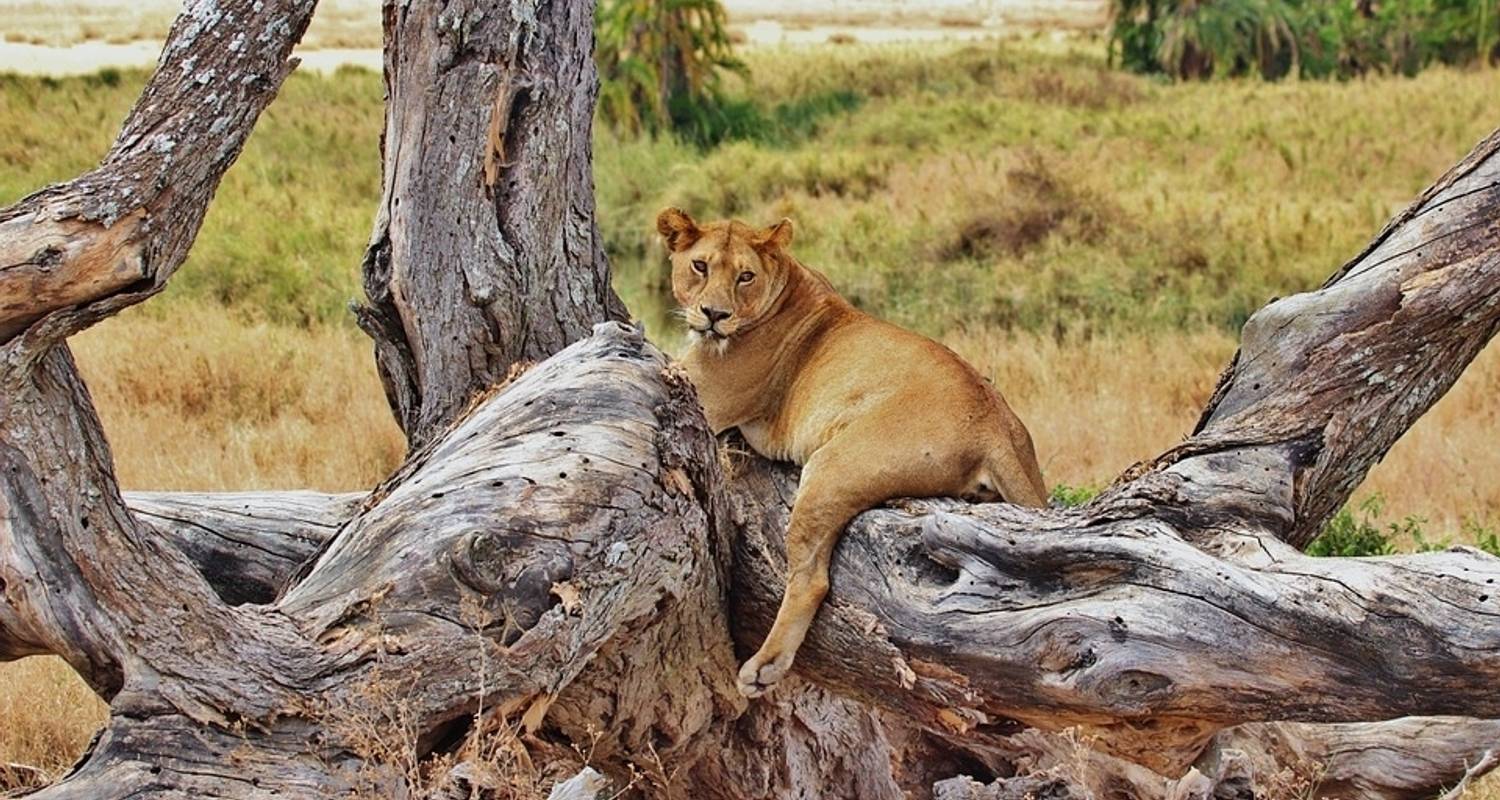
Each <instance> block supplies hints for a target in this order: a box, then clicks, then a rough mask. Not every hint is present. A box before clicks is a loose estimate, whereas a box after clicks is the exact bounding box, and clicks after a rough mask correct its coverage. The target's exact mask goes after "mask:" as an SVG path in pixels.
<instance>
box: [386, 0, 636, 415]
mask: <svg viewBox="0 0 1500 800" xmlns="http://www.w3.org/2000/svg"><path fill="white" fill-rule="evenodd" d="M593 20H594V7H593V3H592V2H586V0H566V1H565V2H555V3H544V4H536V3H532V2H527V0H507V2H500V3H493V2H482V1H481V0H459V1H458V2H446V3H426V2H421V3H395V2H387V3H386V4H385V42H386V48H385V87H386V119H385V132H384V135H383V136H382V148H383V156H384V158H383V163H384V189H383V192H382V195H381V200H380V205H379V208H378V210H377V213H376V219H375V230H374V232H373V233H372V234H371V237H370V245H369V249H368V251H367V252H366V254H365V261H364V284H365V292H366V294H367V295H368V297H369V300H368V302H367V303H365V304H364V305H363V306H361V307H360V308H359V309H358V315H359V320H360V324H361V326H362V327H363V328H364V329H365V331H366V332H368V333H369V334H370V336H371V337H372V338H373V339H374V340H375V352H376V362H377V365H378V366H379V369H380V374H381V379H382V382H383V384H384V386H385V390H386V396H387V398H388V399H389V401H390V403H391V407H392V409H393V411H394V412H395V414H396V419H397V421H398V422H399V423H400V424H401V428H402V430H404V431H405V432H406V435H407V438H408V439H409V440H410V441H411V442H412V443H413V444H421V443H423V442H425V441H427V440H429V439H430V438H431V437H432V436H433V435H434V434H435V433H436V432H437V431H440V430H441V429H442V428H444V427H446V426H447V425H448V424H449V423H451V422H452V421H453V420H454V419H455V418H456V417H457V416H458V414H459V412H461V411H462V410H463V409H464V407H465V406H466V405H467V404H468V402H469V400H470V398H471V397H472V396H473V395H474V394H476V393H478V392H480V391H482V390H483V389H485V388H486V387H488V386H490V385H492V384H494V383H497V382H499V381H500V380H501V379H503V378H504V377H505V375H506V373H507V371H508V370H509V369H510V367H511V365H512V364H515V363H516V362H519V361H538V360H541V359H543V358H546V357H547V356H550V355H552V354H553V353H556V352H557V351H558V350H561V349H562V348H563V347H564V346H566V345H567V344H569V343H571V342H574V341H576V340H578V339H580V338H582V337H584V336H587V335H588V333H589V331H590V330H591V329H592V327H593V325H594V324H595V323H597V322H602V321H605V320H622V319H625V318H626V317H627V315H626V313H625V309H624V306H623V305H621V303H620V301H619V299H618V298H617V297H616V296H615V294H614V290H613V289H611V288H610V273H609V262H608V260H607V259H606V258H605V256H604V247H603V240H602V238H601V237H600V234H599V229H598V225H597V224H596V222H595V219H594V183H593V164H592V159H593V151H592V147H593V145H592V139H591V131H592V129H593V113H594V97H595V95H596V94H597V92H598V78H597V75H596V70H595V66H594V61H593V57H592V41H593Z"/></svg>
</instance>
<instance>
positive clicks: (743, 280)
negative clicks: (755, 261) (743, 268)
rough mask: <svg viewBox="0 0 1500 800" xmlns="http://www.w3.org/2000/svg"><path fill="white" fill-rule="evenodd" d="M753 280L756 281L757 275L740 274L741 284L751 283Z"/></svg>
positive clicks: (749, 273) (751, 273) (750, 273)
mask: <svg viewBox="0 0 1500 800" xmlns="http://www.w3.org/2000/svg"><path fill="white" fill-rule="evenodd" d="M753 280H755V273H753V272H748V271H747V272H741V273H740V283H749V282H750V281H753Z"/></svg>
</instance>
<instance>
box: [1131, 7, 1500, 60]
mask: <svg viewBox="0 0 1500 800" xmlns="http://www.w3.org/2000/svg"><path fill="white" fill-rule="evenodd" d="M1111 2H1112V6H1113V16H1114V23H1113V28H1112V31H1111V35H1110V52H1111V57H1112V58H1113V59H1114V60H1116V61H1117V62H1118V63H1120V64H1122V65H1124V66H1125V67H1126V68H1128V69H1131V70H1134V71H1136V72H1146V73H1164V74H1166V75H1170V76H1172V77H1174V78H1182V79H1192V78H1208V77H1213V76H1219V77H1228V76H1239V75H1258V76H1260V77H1264V78H1272V79H1275V78H1283V77H1288V76H1298V77H1303V78H1330V77H1332V78H1351V77H1355V76H1358V75H1364V74H1366V73H1370V72H1375V73H1383V74H1400V75H1414V74H1416V73H1417V72H1418V71H1420V70H1422V69H1424V68H1426V67H1428V66H1431V65H1433V64H1448V65H1462V64H1472V63H1476V62H1477V63H1481V64H1483V63H1494V62H1495V61H1496V60H1497V59H1500V0H1111Z"/></svg>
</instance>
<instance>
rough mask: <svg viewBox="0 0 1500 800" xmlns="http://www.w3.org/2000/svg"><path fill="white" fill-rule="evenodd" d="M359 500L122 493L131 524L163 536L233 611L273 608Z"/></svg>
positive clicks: (302, 494) (298, 494) (300, 495)
mask: <svg viewBox="0 0 1500 800" xmlns="http://www.w3.org/2000/svg"><path fill="white" fill-rule="evenodd" d="M364 499H365V495H364V494H363V493H359V492H354V493H349V494H333V495H330V494H320V493H317V492H233V493H218V494H186V493H172V492H127V493H126V494H125V502H126V503H127V504H128V505H129V506H130V510H131V511H133V512H135V516H136V518H137V519H139V520H141V521H143V522H145V523H147V524H149V525H150V526H151V527H152V528H154V529H155V530H156V531H157V532H158V533H160V534H162V535H164V536H166V537H167V539H168V540H170V541H171V542H172V544H173V545H174V546H176V548H177V549H178V550H180V551H182V553H183V554H184V555H186V556H187V557H188V559H189V560H190V561H192V562H193V566H195V567H197V569H198V571H199V572H200V573H202V574H203V577H204V579H206V580H207V581H208V583H209V585H210V586H212V587H213V589H214V592H215V593H217V594H218V595H219V598H220V599H221V600H223V601H224V602H226V603H229V604H230V605H241V604H243V603H270V602H273V601H274V600H275V599H276V597H277V595H278V594H279V593H280V590H281V589H282V588H283V587H285V586H286V585H287V582H288V581H289V580H290V579H291V577H292V575H293V574H294V573H295V572H296V571H297V567H299V566H300V565H302V564H303V563H305V562H306V561H307V559H309V558H311V557H312V555H313V554H314V553H315V552H317V551H318V549H319V548H321V547H322V546H323V544H324V543H325V542H327V541H328V539H330V538H331V537H332V536H333V534H334V533H335V532H337V531H338V528H339V526H340V525H342V524H343V523H344V521H345V520H348V519H349V518H350V517H352V516H354V512H355V511H356V510H357V509H358V507H359V505H360V503H361V502H362V501H363V500H364Z"/></svg>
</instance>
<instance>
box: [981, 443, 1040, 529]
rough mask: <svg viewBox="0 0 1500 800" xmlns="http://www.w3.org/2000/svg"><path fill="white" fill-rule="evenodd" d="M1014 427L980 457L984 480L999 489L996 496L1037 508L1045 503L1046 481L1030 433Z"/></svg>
mask: <svg viewBox="0 0 1500 800" xmlns="http://www.w3.org/2000/svg"><path fill="white" fill-rule="evenodd" d="M1016 428H1017V430H1014V431H1010V432H1009V434H1010V435H1007V436H1001V437H1000V440H999V441H998V442H996V443H995V446H994V447H992V448H990V452H989V455H988V456H986V457H985V460H984V473H985V477H986V478H987V480H986V483H988V485H990V486H994V487H996V488H998V489H999V490H1000V498H1001V499H1002V500H1004V501H1005V502H1007V503H1015V504H1016V505H1019V506H1032V507H1033V508H1041V507H1044V506H1046V505H1047V484H1046V483H1045V482H1044V481H1043V480H1042V468H1041V465H1040V464H1038V463H1037V460H1036V448H1035V447H1034V446H1033V445H1032V443H1031V435H1030V434H1028V433H1027V432H1026V429H1025V428H1023V427H1021V426H1020V425H1019V424H1018V425H1017V426H1016Z"/></svg>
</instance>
